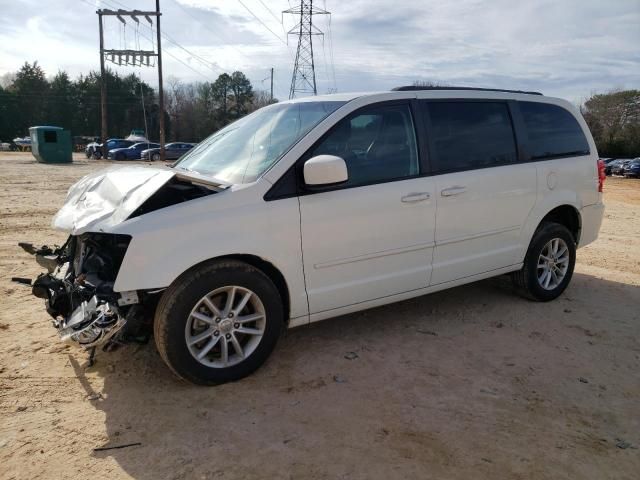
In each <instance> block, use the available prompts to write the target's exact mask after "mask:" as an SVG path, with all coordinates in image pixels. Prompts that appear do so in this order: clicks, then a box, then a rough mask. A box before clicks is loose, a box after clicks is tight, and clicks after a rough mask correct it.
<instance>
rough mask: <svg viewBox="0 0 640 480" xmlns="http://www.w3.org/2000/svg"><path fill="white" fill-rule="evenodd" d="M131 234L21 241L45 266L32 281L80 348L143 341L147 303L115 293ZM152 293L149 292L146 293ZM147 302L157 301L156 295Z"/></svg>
mask: <svg viewBox="0 0 640 480" xmlns="http://www.w3.org/2000/svg"><path fill="white" fill-rule="evenodd" d="M130 240H131V237H129V236H128V235H117V234H109V233H84V234H82V235H79V236H73V235H72V236H70V237H69V238H68V239H67V241H66V243H65V244H64V245H62V246H61V247H57V248H50V247H47V246H44V247H41V248H35V247H34V246H33V245H31V244H28V243H21V244H20V246H21V247H22V248H23V249H24V250H25V251H26V252H28V253H31V254H33V255H35V257H36V261H37V262H38V264H40V265H41V266H43V267H45V268H46V269H47V272H46V273H42V274H40V275H39V276H38V277H37V278H36V279H35V280H34V281H33V282H32V283H31V285H32V292H33V294H34V295H35V296H36V297H39V298H42V299H44V300H45V305H46V309H47V312H48V313H49V315H51V317H52V318H53V326H54V327H55V328H56V329H57V330H58V333H59V335H60V338H61V339H62V340H65V341H72V342H75V343H78V344H80V345H81V346H82V347H84V348H87V349H92V354H93V352H95V348H97V347H100V348H103V349H105V350H108V349H110V348H112V347H114V346H116V345H118V344H121V343H128V342H131V341H138V342H139V341H145V340H146V338H148V335H147V334H145V332H144V330H145V328H144V327H145V325H144V322H145V308H144V307H143V305H142V303H143V302H142V301H141V300H142V299H141V298H140V297H139V296H138V293H137V292H135V291H133V292H120V293H117V292H114V291H113V284H114V282H115V278H116V275H117V273H118V269H119V268H120V265H121V263H122V260H123V258H124V254H125V252H126V250H127V247H128V245H129V242H130ZM144 295H145V296H148V294H144ZM147 300H148V305H153V304H154V301H153V299H152V298H151V299H149V298H147Z"/></svg>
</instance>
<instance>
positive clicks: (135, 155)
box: [107, 142, 160, 160]
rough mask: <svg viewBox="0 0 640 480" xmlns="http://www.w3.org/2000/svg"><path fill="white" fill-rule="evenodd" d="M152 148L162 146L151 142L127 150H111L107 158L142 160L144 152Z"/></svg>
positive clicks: (134, 145)
mask: <svg viewBox="0 0 640 480" xmlns="http://www.w3.org/2000/svg"><path fill="white" fill-rule="evenodd" d="M150 148H160V145H159V144H157V143H151V142H138V143H134V144H133V145H131V146H130V147H127V148H114V149H113V150H109V154H108V155H107V158H109V159H110V160H140V154H141V153H142V151H143V150H148V149H150Z"/></svg>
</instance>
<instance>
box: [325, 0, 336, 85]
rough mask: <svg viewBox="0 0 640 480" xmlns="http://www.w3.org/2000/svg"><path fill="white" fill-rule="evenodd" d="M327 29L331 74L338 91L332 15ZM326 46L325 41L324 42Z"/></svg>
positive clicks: (328, 18)
mask: <svg viewBox="0 0 640 480" xmlns="http://www.w3.org/2000/svg"><path fill="white" fill-rule="evenodd" d="M323 2H324V8H325V10H326V9H327V0H323ZM327 30H328V31H329V58H330V59H331V74H332V75H333V91H334V92H337V91H338V85H337V83H336V64H335V62H334V60H333V36H332V35H331V15H329V16H328V17H327ZM322 46H323V48H324V43H323V44H322Z"/></svg>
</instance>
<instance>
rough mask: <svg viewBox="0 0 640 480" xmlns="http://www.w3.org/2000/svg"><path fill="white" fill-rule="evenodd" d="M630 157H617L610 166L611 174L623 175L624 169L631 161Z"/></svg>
mask: <svg viewBox="0 0 640 480" xmlns="http://www.w3.org/2000/svg"><path fill="white" fill-rule="evenodd" d="M632 160H633V159H631V158H623V159H619V160H617V161H616V162H615V165H614V166H613V167H611V175H624V169H625V168H626V166H627V165H628V164H629V163H630V162H631V161H632Z"/></svg>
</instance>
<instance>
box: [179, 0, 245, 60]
mask: <svg viewBox="0 0 640 480" xmlns="http://www.w3.org/2000/svg"><path fill="white" fill-rule="evenodd" d="M173 3H175V4H176V5H178V7H180V8H181V9H182V10H183V11H184V13H186V14H187V15H188V16H189V17H191V18H192V19H193V20H195V21H196V22H198V23H199V24H200V25H201V26H202V27H204V28H205V29H206V30H208V31H209V32H211V33H212V34H213V36H214V37H216V38H217V39H218V40H221V41H223V42H225V44H226V45H229V46H230V47H231V48H233V49H234V50H235V51H236V52H238V53H239V54H240V55H242V56H243V57H244V58H246V59H247V60H251V59H250V58H249V57H247V56H246V55H245V54H244V53H243V52H242V51H241V50H240V49H238V48H236V47H234V46H233V45H231V44H230V42H229V40H227V39H225V38H223V37H221V36H220V35H218V33H217V32H216V31H215V30H213V29H212V28H210V27H209V26H208V25H207V24H206V23H204V22H202V21H201V20H200V19H199V18H197V17H195V16H193V15H192V14H191V13H189V10H187V9H186V8H185V7H184V6H183V5H182V4H180V3H179V2H178V1H177V0H173Z"/></svg>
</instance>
